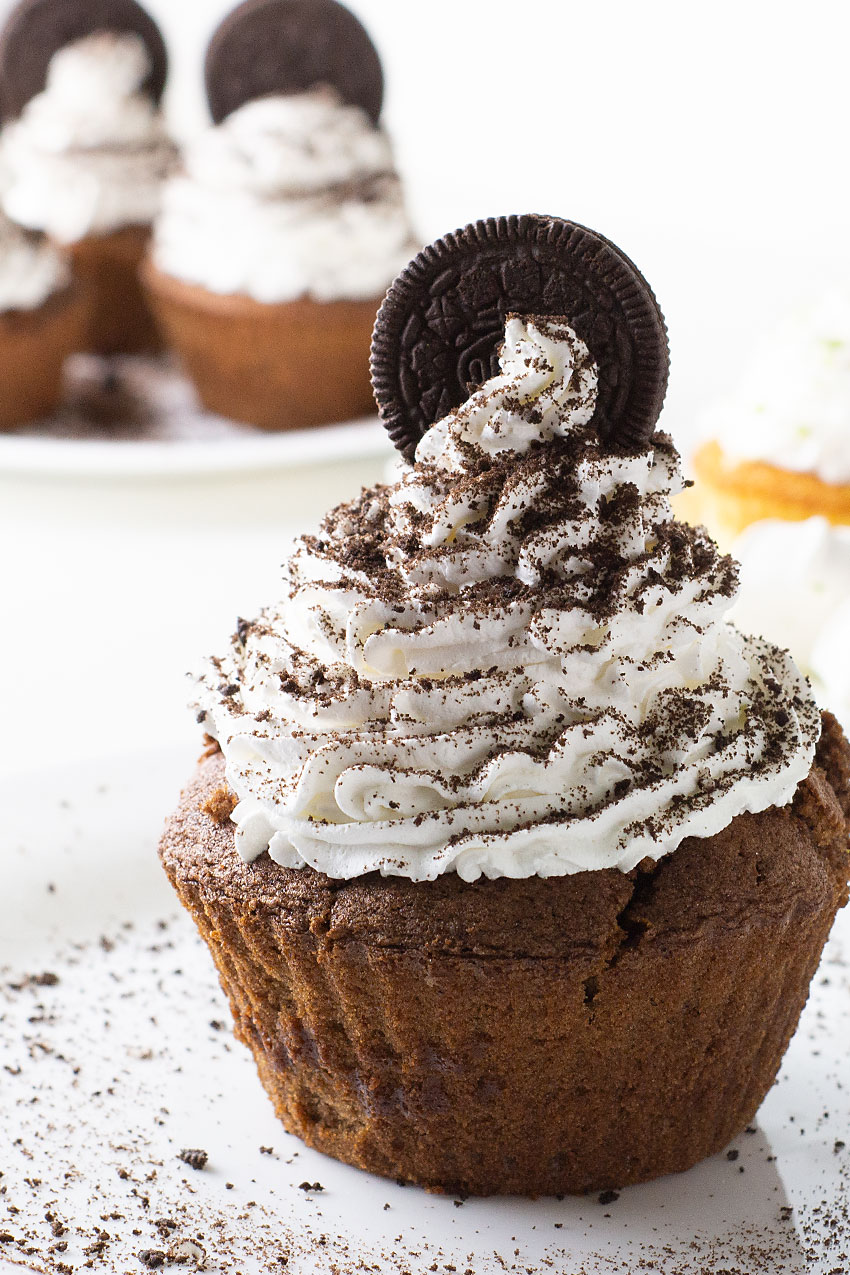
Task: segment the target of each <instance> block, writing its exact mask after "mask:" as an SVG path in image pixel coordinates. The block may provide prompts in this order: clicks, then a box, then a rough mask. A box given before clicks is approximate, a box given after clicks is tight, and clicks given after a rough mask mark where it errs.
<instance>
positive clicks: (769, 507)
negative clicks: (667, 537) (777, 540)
mask: <svg viewBox="0 0 850 1275" xmlns="http://www.w3.org/2000/svg"><path fill="white" fill-rule="evenodd" d="M694 473H695V474H696V483H695V484H694V486H693V487H692V488H690V489H689V490H688V491H687V492H685V493H683V496H681V497H679V501H680V504H679V505H678V510H679V513H680V515H682V516H686V517H687V518H688V520H689V521H691V522H704V523H705V524H706V526H708V527H709V529H710V530H711V532H712V534H715V535H716V536H717V537H718V539H720V540H722V541H724V542H725V543H730V542H731V541H732V540H734V539H735V537H736V536H738V535H740V533H741V532H742V531H743V530H744V528H745V527H748V526H749V525H750V524H751V523H753V522H758V521H760V520H761V519H762V518H780V519H782V520H783V521H786V522H799V521H802V520H803V519H806V518H812V517H814V516H816V515H818V516H820V517H822V518H826V519H827V520H828V521H829V522H831V523H835V524H845V523H846V524H850V486H848V485H840V484H833V483H826V482H824V481H823V479H821V478H818V476H817V475H816V474H807V473H797V472H796V471H793V470H788V469H778V468H777V467H776V466H775V465H769V464H767V463H766V462H765V461H740V462H739V461H731V460H729V459H728V458H727V457H726V456H725V455H724V453H723V451H722V449H721V448H720V446H719V444H717V443H714V442H711V443H705V444H704V445H703V446H702V447H701V448H700V449H699V451H698V452H697V453H696V455H695V456H694Z"/></svg>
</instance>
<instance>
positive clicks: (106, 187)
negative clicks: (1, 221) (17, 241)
mask: <svg viewBox="0 0 850 1275" xmlns="http://www.w3.org/2000/svg"><path fill="white" fill-rule="evenodd" d="M150 73H151V55H150V52H149V49H148V47H147V45H146V43H145V42H144V41H143V40H142V38H141V36H139V35H137V34H135V33H133V32H109V31H95V32H93V33H91V34H89V35H86V36H83V37H82V38H81V39H79V40H75V41H73V42H72V43H70V44H67V45H64V46H63V47H61V48H59V49H57V51H56V52H55V53H54V54H53V55H52V57H51V59H50V62H49V66H48V70H47V78H46V84H45V86H44V88H43V89H42V90H41V91H40V92H38V93H36V94H35V96H33V97H32V98H30V100H29V101H28V102H27V103H26V105H25V106H24V107H23V109H22V110H21V113H20V115H19V117H18V118H17V119H14V120H12V122H11V123H9V124H7V125H6V127H5V129H4V131H3V135H2V152H3V162H4V164H5V167H6V169H7V172H8V186H7V189H6V191H5V194H4V199H3V203H4V207H5V208H6V211H7V212H8V213H9V215H10V216H12V217H14V218H15V220H16V221H19V222H20V223H21V224H22V225H25V226H29V227H31V228H33V229H38V230H44V231H46V232H47V233H48V234H49V235H51V236H52V237H53V238H55V239H56V240H59V241H60V242H63V243H73V242H75V241H77V240H79V239H83V238H84V237H85V236H87V235H99V234H106V233H109V232H110V231H114V230H118V229H120V228H122V227H124V226H134V225H148V224H149V223H150V222H151V221H152V220H153V217H154V215H155V213H156V212H157V209H158V208H159V200H160V187H161V185H162V181H163V178H164V177H165V176H166V174H167V173H168V172H169V171H170V170H171V169H172V167H173V165H174V162H175V155H176V152H175V149H174V147H173V145H172V143H171V142H170V141H169V140H168V137H167V134H166V130H165V125H164V123H163V120H162V116H161V113H160V110H159V107H158V105H157V103H156V101H155V100H154V98H153V97H152V96H151V94H150V93H149V92H148V91H147V90H146V88H145V87H144V86H145V84H146V83H147V81H148V79H149V77H150Z"/></svg>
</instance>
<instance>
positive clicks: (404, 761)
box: [195, 218, 819, 880]
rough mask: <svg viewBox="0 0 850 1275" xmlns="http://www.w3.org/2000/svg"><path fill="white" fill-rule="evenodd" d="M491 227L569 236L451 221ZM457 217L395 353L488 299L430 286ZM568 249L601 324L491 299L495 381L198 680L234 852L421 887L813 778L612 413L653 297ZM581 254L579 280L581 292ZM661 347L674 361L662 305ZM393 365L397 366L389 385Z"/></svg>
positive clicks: (756, 660)
mask: <svg viewBox="0 0 850 1275" xmlns="http://www.w3.org/2000/svg"><path fill="white" fill-rule="evenodd" d="M508 223H511V224H510V225H509V224H508ZM482 226H484V227H485V229H487V230H488V234H489V229H488V228H489V227H494V228H495V229H494V230H493V235H492V236H491V238H492V239H493V240H494V241H495V242H496V249H497V250H498V246H499V245H498V232H499V231H500V230H501V229H504V230H505V231H506V232H507V231H509V230H510V231H512V232H515V239H516V234H519V235H520V237H521V236H522V235H525V236H527V237H528V236H530V237H531V238H532V239H533V240H534V242H533V243H531V245H530V254H529V255H528V257H527V259H524V260H525V266H528V263H529V262H531V264H532V265H534V261H535V253H537V254H538V255H539V251H540V247H541V240H540V234H541V228H542V232H543V233H544V234H549V232H550V229H551V230H552V233H553V234H555V235H557V234H559V233H560V230H561V228H562V227H566V228H567V229H568V230H570V231H572V230H578V231H581V228H575V227H570V224H569V223H558V222H557V219H541V218H537V219H534V218H525V219H502V221H501V222H499V223H496V222H493V223H478V224H477V226H476V227H470V228H468V231H472V232H475V233H474V234H472V235H470V236H469V241H470V243H472V245H473V247H475V246H480V242H481V239H482V234H481V232H480V228H481V227H482ZM464 233H466V232H463V233H460V234H458V235H456V236H448V237H447V239H446V240H445V241H440V243H438V244H437V245H435V246H432V248H430V249H427V250H425V253H423V254H422V256H421V258H420V259H418V260H422V259H423V258H424V259H426V260H430V261H431V264H432V266H433V269H432V272H431V281H430V283H429V284H428V288H429V289H430V291H427V290H426V301H427V306H426V308H424V309H423V310H422V311H421V312H420V314H419V316H418V317H416V316H414V317H413V318H412V319H410V320H409V322H408V323H407V324H406V325H404V324H402V325H400V327H399V330H400V331H403V332H407V331H409V330H410V328H411V324H413V326H414V327H416V325H417V324H418V325H419V328H420V339H419V340H418V341H417V342H416V343H415V346H414V347H413V352H412V353H411V355H410V357H411V358H412V359H413V360H414V362H415V360H416V357H417V355H416V350H418V351H419V358H420V359H422V358H430V359H431V360H432V367H436V368H439V367H441V366H442V367H447V366H448V365H447V364H446V363H441V362H440V360H441V359H442V358H443V354H442V353H441V351H440V349H439V341H440V340H441V339H442V334H444V333H445V332H446V330H450V329H451V327H452V322H453V316H455V315H456V314H457V312H458V309H459V308H460V307H461V305H462V304H467V303H468V302H469V297H470V295H472V297H473V300H474V299H475V298H476V297H477V302H476V304H477V306H478V307H479V310H480V313H481V323H480V325H479V334H480V332H481V331H486V330H487V327H488V324H491V323H492V317H493V314H494V313H496V312H497V311H498V309H499V307H498V306H497V305H495V302H494V300H493V295H492V289H491V290H490V292H489V293H488V292H487V290H486V288H485V287H484V283H485V282H486V276H485V274H483V273H481V272H478V274H476V275H475V276H474V277H473V276H472V275H470V273H469V272H467V273H466V275H462V276H460V277H459V282H458V290H457V292H456V293H453V292H452V291H451V287H450V289H449V291H448V292H446V291H443V292H442V293H440V292H439V288H440V287H441V286H442V287H444V286H445V285H444V280H443V277H442V276H441V275H440V269H441V266H442V265H443V264H444V263H443V261H442V257H441V251H440V249H441V245H442V247H443V248H445V246H446V244H449V241H452V243H451V244H450V246H452V247H454V246H456V244H457V242H458V241H460V242H461V246H463V234H464ZM550 237H551V236H550ZM579 238H580V243H581V245H583V247H582V249H581V251H582V253H583V254H584V255H583V256H582V257H581V259H580V260H579V258H578V257H576V258H575V260H574V261H573V262H572V266H570V261H569V260H568V261H567V262H566V266H567V268H566V269H565V274H564V281H563V283H562V285H559V286H561V294H560V295H561V299H563V297H565V296H569V295H573V296H575V297H577V298H580V297H581V296H582V295H591V294H593V295H595V296H596V298H597V301H596V303H595V304H596V305H598V307H599V309H598V314H597V315H596V316H595V317H594V316H590V318H588V315H587V313H586V311H584V310H583V311H582V313H581V314H579V313H578V312H576V316H575V317H570V316H564V315H553V314H548V315H534V314H523V315H517V314H508V315H507V317H506V318H505V319H504V322H503V343H502V345H501V350H500V352H499V354H498V367H497V371H496V375H493V376H490V377H488V378H487V379H486V381H485V382H484V384H482V385H481V386H480V388H478V389H476V390H474V391H473V392H471V393H470V394H469V396H468V397H467V398H466V400H465V401H464V402H462V403H460V404H459V405H458V406H456V407H454V408H453V409H452V410H450V411H449V412H448V413H447V414H446V415H445V416H443V418H442V419H440V420H438V421H437V422H436V423H435V424H434V425H433V426H432V427H431V428H430V429H428V430H426V432H425V433H424V436H423V437H422V439H421V441H420V442H419V444H418V446H417V447H416V452H415V463H414V464H413V465H412V466H408V467H406V468H405V469H404V470H403V471H402V473H401V474H400V476H399V478H398V479H397V481H396V482H394V483H389V484H384V485H379V486H377V487H374V488H371V489H368V490H365V491H364V492H362V494H361V495H360V496H359V497H358V498H357V499H356V500H354V501H352V502H350V503H348V504H344V505H341V506H339V507H337V508H336V509H334V510H333V511H332V512H331V513H330V514H329V515H328V516H327V517H326V519H325V520H324V522H323V524H322V527H321V530H320V532H319V534H318V535H316V536H305V537H302V538H301V540H300V541H299V542H298V543H297V545H296V547H295V549H294V551H293V553H292V554H291V556H290V558H289V559H288V561H287V562H286V564H285V566H284V589H283V594H282V597H281V599H280V601H279V602H277V603H276V604H274V605H273V606H271V607H269V608H267V609H266V610H265V611H263V612H262V613H261V614H260V616H259V617H258V618H257V619H256V620H254V621H252V622H250V623H249V622H245V621H240V623H239V626H238V630H237V632H236V634H235V635H234V637H233V639H232V642H231V646H230V649H229V651H228V652H227V653H226V654H225V655H223V656H222V657H219V658H215V659H212V660H210V661H209V662H208V663H207V664H206V666H205V667H204V668H203V670H202V671H201V673H200V675H199V677H198V680H197V694H196V704H195V707H196V710H197V713H198V719H199V721H201V722H203V724H204V727H205V729H206V730H207V731H208V732H209V733H210V734H211V735H212V736H214V737H215V738H216V739H217V740H218V741H219V743H220V745H221V748H222V750H223V753H224V756H225V760H226V765H227V780H228V784H229V786H230V787H231V789H232V790H233V792H234V793H235V795H236V796H237V798H238V799H239V800H238V804H237V805H236V807H235V810H234V812H233V816H232V817H233V821H234V823H235V825H236V839H237V845H238V848H239V850H240V853H241V854H242V855H243V856H244V857H245V858H246V859H249V860H250V859H252V858H254V857H255V856H257V855H259V854H260V853H262V852H263V851H264V850H265V849H267V848H268V850H269V853H270V855H271V857H272V858H273V859H275V860H276V861H277V862H279V863H281V864H284V865H286V866H291V867H294V866H300V865H303V864H309V865H311V866H312V867H314V868H316V869H318V870H320V871H323V872H326V873H327V874H328V875H329V876H331V877H353V876H357V875H360V874H362V873H366V872H369V871H373V870H378V871H380V872H382V873H384V874H395V875H402V876H408V877H411V878H413V879H415V880H424V879H431V878H434V877H436V876H438V875H439V874H440V873H443V872H447V871H455V872H457V873H458V874H459V875H460V876H461V877H463V878H464V879H467V880H472V879H474V878H476V877H478V876H480V875H481V874H484V875H486V876H489V877H498V876H511V877H524V876H531V875H535V874H536V875H541V876H550V875H563V874H568V873H572V872H578V871H582V870H585V869H602V868H610V867H619V868H620V869H622V870H623V871H628V870H630V869H631V868H633V867H634V866H635V865H636V864H637V863H639V862H640V861H641V860H642V859H644V858H646V857H649V858H652V859H658V858H660V857H661V856H662V855H664V854H667V853H668V852H670V851H672V850H675V848H676V846H677V845H678V844H679V843H680V842H681V841H682V840H683V839H684V838H685V837H687V836H694V835H695V836H709V835H711V834H713V833H715V832H717V831H719V830H720V829H721V828H723V827H725V826H726V825H727V824H729V823H730V822H731V820H732V819H733V818H734V817H735V816H736V815H738V814H740V813H742V812H743V811H759V810H763V809H766V808H767V807H769V806H773V805H783V804H785V803H786V802H788V801H789V800H790V798H791V796H792V795H793V792H794V790H795V788H796V786H797V784H798V783H799V782H800V780H802V779H803V778H804V777H805V775H806V774H807V773H808V771H809V769H810V767H811V764H812V759H813V755H814V748H815V744H816V741H817V738H818V734H819V715H818V711H817V708H816V706H815V703H814V701H813V699H812V696H811V693H810V691H809V689H808V686H807V684H806V683H805V680H804V679H803V677H802V676H801V674H800V673H799V672H798V670H797V668H796V667H795V665H794V663H793V661H792V660H791V658H790V656H789V655H788V654H787V652H784V651H782V650H779V649H778V648H776V647H774V646H772V645H771V644H769V643H767V642H765V641H763V640H761V639H759V638H753V637H746V636H744V635H743V634H741V633H740V632H739V631H738V630H737V629H735V628H734V627H733V626H732V625H730V624H728V623H727V622H726V619H725V616H726V612H727V611H728V610H729V608H730V606H731V605H732V603H733V601H734V599H735V595H736V591H737V571H736V567H735V564H734V563H733V562H732V560H731V559H730V558H728V557H724V556H721V555H720V554H719V552H718V550H717V548H716V546H715V544H714V543H713V541H711V540H710V539H709V537H708V535H707V533H706V532H705V530H704V529H702V528H694V527H690V526H687V525H685V524H682V523H679V522H677V521H675V520H674V518H673V516H672V513H671V509H670V496H671V494H672V493H674V492H676V491H678V490H680V489H681V487H682V485H683V483H682V478H681V473H680V467H679V457H678V455H677V453H676V450H675V448H674V447H673V444H672V442H671V440H670V438H669V437H668V436H667V435H665V434H663V433H659V432H654V433H651V429H652V423H651V420H650V421H649V432H650V433H651V436H650V437H647V438H645V439H641V438H637V437H632V438H629V439H627V440H626V441H625V442H624V441H622V431H621V428H620V427H621V425H622V424H623V422H624V421H625V419H626V417H625V415H622V416H621V417H616V416H611V415H610V413H611V412H613V411H614V408H617V410H618V411H619V412H620V413H627V409H628V410H631V409H629V403H632V406H634V403H633V396H632V397H630V395H629V382H630V380H631V381H633V382H634V384H635V385H638V387H639V388H640V385H641V377H642V374H643V372H644V371H645V370H646V369H645V368H643V367H642V366H641V362H642V361H643V362H645V363H646V365H647V367H650V369H652V368H654V367H655V366H656V364H657V358H656V355H657V354H658V351H655V352H653V351H652V350H650V349H645V348H644V347H642V346H641V344H640V342H641V340H642V339H643V337H642V336H640V333H639V334H638V338H639V339H636V340H635V341H632V342H631V344H630V343H629V339H628V338H629V334H630V331H631V333H632V335H633V334H634V333H635V331H637V328H638V326H639V327H640V329H641V332H643V331H644V329H645V307H644V310H643V311H641V312H640V313H638V311H639V310H640V307H639V305H638V304H637V302H638V301H641V294H640V288H641V286H642V287H643V289H644V290H645V294H644V297H643V299H645V297H646V296H647V295H648V298H649V299H651V301H652V303H653V304H654V298H652V294H651V292H649V289H648V288H647V286H646V284H645V281H643V280H642V279H641V277H640V275H639V274H638V272H637V271H636V270H635V269H634V267H633V266H632V265H631V263H629V262H628V260H627V259H626V258H624V257H623V256H622V254H619V253H618V250H616V249H613V247H612V245H609V244H607V241H604V240H602V239H601V238H600V237H596V236H593V235H591V234H590V232H586V231H581V236H580V237H579ZM564 242H566V240H564ZM588 244H589V245H590V246H589V247H588ZM489 246H492V245H489ZM435 249H436V250H437V251H435ZM591 252H596V253H597V257H596V258H594V264H593V268H592V270H591V276H592V277H590V278H589V280H588V279H585V280H582V281H581V285H580V286H579V283H578V282H577V283H576V286H575V287H572V283H573V276H572V275H571V273H570V269H573V270H580V269H582V268H583V264H582V263H583V262H584V261H585V260H586V259H587V257H588V254H589V253H591ZM428 254H431V257H430V258H429V257H428ZM415 264H416V263H414V265H415ZM522 264H523V263H519V265H518V263H517V262H516V261H511V260H509V261H508V265H509V266H510V267H511V269H509V270H502V272H501V276H500V277H501V279H502V281H503V294H504V295H507V296H508V297H510V295H513V294H515V291H516V288H517V287H519V289H520V295H525V294H524V292H523V288H524V287H525V286H526V283H527V280H528V277H529V270H528V269H527V268H519V266H521V265H522ZM614 267H616V268H617V269H620V270H621V271H623V272H625V278H626V284H625V285H624V287H625V292H623V289H621V290H620V291H621V293H623V295H626V294H627V295H626V301H625V303H624V304H625V313H626V315H627V319H626V324H627V327H626V329H625V330H623V331H620V330H619V329H618V327H617V324H618V322H619V319H618V317H617V313H616V309H615V302H616V301H617V300H618V297H617V296H614V295H613V289H612V286H611V285H610V284H609V280H610V279H611V278H612V277H613V275H614ZM629 272H631V273H629ZM445 273H448V271H446V272H445ZM406 274H407V275H408V277H410V276H411V275H413V277H416V275H415V271H414V268H413V267H411V268H410V271H408V272H406ZM544 276H545V278H546V279H547V280H550V281H551V278H552V277H553V276H552V274H551V273H550V272H549V271H545V272H544ZM506 279H508V280H509V282H507V283H505V282H504V281H505V280H506ZM514 279H518V280H519V283H514V282H510V280H514ZM434 280H436V281H437V282H436V283H435V282H434ZM618 286H619V285H618ZM423 287H425V285H424V284H423ZM582 288H584V293H582ZM470 289H471V292H470ZM476 289H477V290H478V291H477V292H476ZM399 291H400V289H399V284H398V283H397V284H396V285H394V288H393V290H391V292H390V294H389V297H388V299H387V302H386V303H385V307H384V310H382V315H383V314H384V311H387V312H390V311H391V310H392V308H393V305H394V304H395V302H396V301H397V298H398V295H399ZM402 291H403V290H402ZM636 298H637V301H636ZM503 299H504V296H503ZM542 300H543V298H541V301H542ZM577 304H578V301H577ZM494 307H495V308H494ZM599 315H602V316H603V317H604V318H605V322H604V323H601V322H599V321H598V319H599ZM635 315H638V317H637V318H635ZM423 316H424V317H423ZM429 323H430V324H431V325H432V327H431V329H430V330H429V331H425V332H424V333H423V332H422V331H421V329H422V326H423V324H424V325H425V326H426V327H427V325H428V324H429ZM629 325H631V326H630V328H629ZM578 327H581V328H582V329H583V330H585V331H587V332H588V333H589V334H590V335H588V339H587V341H585V340H584V339H583V337H582V336H580V335H579V334H578V332H577V330H576V329H577V328H578ZM381 328H382V319H381V316H379V321H378V325H377V328H376V342H375V344H376V348H377V349H378V350H379V353H380V349H381V340H380V339H379V333H380V331H381ZM612 332H613V333H614V336H613V337H610V333H612ZM600 334H601V335H600ZM606 334H608V335H606ZM432 336H433V337H434V341H436V342H437V344H436V345H435V344H434V341H430V337H432ZM474 337H475V334H474V333H473V334H472V338H473V339H474ZM652 340H653V341H654V342H655V343H656V344H658V343H659V342H663V345H664V354H665V357H666V339H665V338H664V334H663V325H661V324H660V323H659V325H658V327H657V329H656V332H655V336H654V337H653V338H652ZM591 347H592V348H593V350H594V351H595V353H594V352H592V351H591ZM476 348H477V349H478V352H479V354H481V350H482V347H481V344H480V340H479V342H478V346H477V347H476ZM482 357H483V362H484V365H485V366H486V365H487V361H488V357H489V356H488V355H487V354H486V352H484V354H483V356H482ZM653 359H655V362H653ZM376 361H380V360H377V359H376ZM444 375H446V376H447V375H448V371H446V372H445V374H444ZM652 375H653V378H656V377H657V373H656V372H654V371H653V373H652ZM413 379H414V378H413V371H412V369H411V374H410V375H409V376H407V377H405V374H404V370H403V369H402V372H401V377H400V380H401V383H402V387H404V386H405V385H406V386H407V387H408V389H409V388H410V385H411V384H412V382H413ZM421 379H422V378H421V377H420V380H421ZM426 379H427V378H426ZM665 379H666V373H665ZM644 381H646V378H645V377H644ZM653 383H654V382H653ZM618 387H619V388H618ZM644 388H646V385H644ZM649 389H652V386H649ZM620 390H622V391H623V392H622V393H620V392H619V391H620ZM405 392H407V391H405ZM653 393H654V390H653ZM408 397H409V398H410V400H411V401H413V399H414V398H416V401H417V402H420V401H421V400H420V399H419V398H417V396H416V395H415V394H413V393H412V392H411V394H409V395H408ZM661 397H663V388H662V393H661V396H660V397H658V398H657V403H658V406H660V401H661ZM647 401H648V400H647ZM653 401H654V400H653ZM604 404H607V405H608V409H609V415H608V417H607V418H606V420H605V427H604V430H603V416H602V412H601V410H600V409H601V407H602V406H603V405H604ZM617 405H619V407H617ZM658 406H656V409H655V410H656V412H657V410H658ZM633 415H634V413H633ZM635 419H637V417H636V416H635Z"/></svg>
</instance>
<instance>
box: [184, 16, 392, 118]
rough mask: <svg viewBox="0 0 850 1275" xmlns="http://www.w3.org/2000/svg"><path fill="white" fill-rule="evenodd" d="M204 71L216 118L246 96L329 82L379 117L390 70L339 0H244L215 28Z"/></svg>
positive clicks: (299, 90) (296, 90)
mask: <svg viewBox="0 0 850 1275" xmlns="http://www.w3.org/2000/svg"><path fill="white" fill-rule="evenodd" d="M204 78H205V81H206V88H207V99H208V101H209V105H210V112H211V114H212V117H213V120H214V121H215V122H216V124H219V123H220V122H221V121H222V120H223V119H225V118H226V117H227V116H228V115H230V114H231V112H232V111H235V110H236V109H237V107H239V106H242V105H244V103H245V102H250V101H253V100H254V98H258V97H267V96H269V95H270V94H273V93H283V94H291V93H303V92H305V91H306V90H307V89H311V88H315V87H316V85H319V84H330V85H331V86H332V87H333V88H335V89H336V90H337V92H338V93H339V95H340V97H341V98H342V100H343V102H347V103H349V104H351V105H352V106H359V107H362V109H363V110H364V111H365V112H366V114H367V115H368V116H369V117H370V118H371V119H372V121H373V122H374V123H377V120H378V116H379V115H380V114H381V105H382V102H383V99H384V74H383V71H382V70H381V61H380V58H379V57H378V54H377V52H376V50H375V46H374V45H373V44H372V41H371V40H370V39H369V36H368V35H367V33H366V30H365V28H364V27H363V26H362V25H361V23H360V22H359V21H358V19H357V18H355V16H354V14H353V13H350V12H349V10H348V9H346V8H345V7H344V5H341V4H337V2H336V0H245V3H244V4H240V5H239V7H238V8H237V9H234V10H233V12H232V13H231V14H229V15H228V16H227V17H226V18H225V19H224V21H223V22H222V23H221V25H220V26H219V27H218V29H217V30H216V31H215V32H214V34H213V37H212V39H211V40H210V44H209V48H208V49H207V56H206V63H205V67H204Z"/></svg>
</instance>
